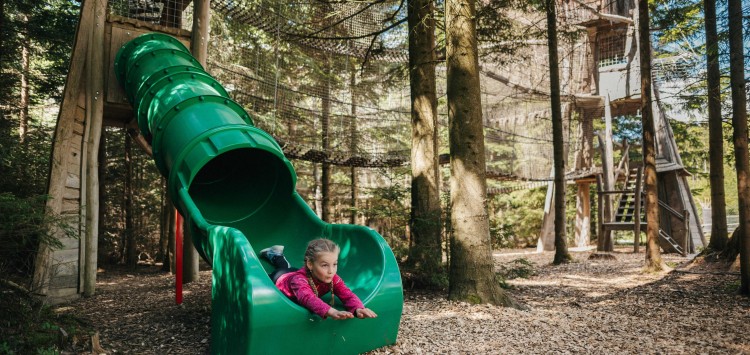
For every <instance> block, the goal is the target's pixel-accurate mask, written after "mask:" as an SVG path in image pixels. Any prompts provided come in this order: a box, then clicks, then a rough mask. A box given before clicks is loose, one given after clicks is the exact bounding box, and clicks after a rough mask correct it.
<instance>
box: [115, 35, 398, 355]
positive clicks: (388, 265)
mask: <svg viewBox="0 0 750 355" xmlns="http://www.w3.org/2000/svg"><path fill="white" fill-rule="evenodd" d="M115 72H116V75H117V79H118V80H119V82H120V83H121V85H123V87H124V88H125V91H126V93H127V95H128V98H129V100H130V102H131V103H132V104H133V107H134V111H135V115H136V118H137V120H138V125H139V127H140V129H141V132H142V133H143V135H144V136H146V137H147V138H148V139H150V140H151V144H152V148H153V153H154V160H155V161H156V165H157V167H158V168H159V170H160V172H161V173H162V174H163V175H164V176H165V177H166V178H167V179H168V189H169V191H168V192H169V194H170V196H171V197H172V200H173V201H175V204H176V207H177V209H178V210H179V211H180V213H181V214H182V215H183V216H185V218H186V220H188V221H189V222H190V233H189V234H190V237H191V238H192V239H193V242H194V243H195V245H196V248H197V249H198V252H199V253H200V254H201V256H202V257H203V258H204V259H206V261H208V262H209V263H210V264H211V265H212V267H213V289H212V304H211V307H212V311H211V351H212V353H214V354H243V353H244V354H269V353H277V354H292V353H295V354H301V353H306V354H354V353H361V352H365V351H369V350H372V349H375V348H378V347H381V346H385V345H389V344H393V343H395V341H396V335H397V333H398V326H399V322H400V319H401V311H402V307H403V290H402V286H401V276H400V274H399V270H398V265H397V264H396V259H395V257H394V256H393V252H392V251H391V249H390V248H389V247H388V245H387V244H386V242H385V241H384V240H383V238H382V237H381V236H380V235H379V234H377V233H376V232H375V231H373V230H372V229H370V228H366V227H363V226H355V225H335V224H328V223H325V222H323V221H321V220H320V219H319V218H318V217H317V216H316V215H315V214H314V213H313V212H312V211H311V210H310V208H309V206H308V205H307V203H305V201H303V200H302V198H300V196H299V195H298V194H297V192H296V191H295V184H296V179H297V176H296V174H295V171H294V168H293V167H292V165H291V163H290V162H289V160H287V159H286V158H285V157H284V154H283V152H282V150H281V148H280V147H279V145H278V143H276V141H275V140H274V139H273V138H272V137H271V136H270V135H269V134H268V133H266V132H264V131H263V130H260V129H258V128H256V127H254V126H253V124H252V120H251V118H250V116H249V115H248V114H247V113H246V112H245V110H244V109H243V108H242V107H241V106H240V105H238V104H237V103H235V102H234V101H232V100H231V99H230V98H229V96H228V95H227V92H226V90H225V89H224V88H223V87H222V86H221V85H220V84H219V83H218V82H217V81H216V80H215V79H214V78H212V77H211V76H210V75H209V74H208V73H206V71H205V70H204V69H203V68H202V66H201V65H200V64H199V63H198V62H197V61H196V60H195V59H194V58H193V57H192V56H191V55H190V53H189V51H188V50H187V49H186V48H185V46H184V45H182V43H180V42H179V41H178V40H176V39H175V38H172V37H170V36H167V35H164V34H160V33H150V34H146V35H142V36H140V37H138V38H136V39H133V40H132V41H130V42H128V43H126V44H125V45H123V46H122V48H120V50H119V52H118V53H117V57H116V59H115ZM318 237H326V238H330V239H332V240H333V241H335V242H336V243H338V244H339V246H341V254H340V256H339V274H340V275H341V277H342V278H343V279H344V280H345V281H346V283H347V285H348V286H349V287H350V288H351V289H352V291H354V293H356V294H357V295H358V296H359V297H360V298H361V299H362V301H363V302H364V304H365V306H366V307H368V308H370V309H372V310H373V311H375V312H376V313H377V314H378V317H377V318H374V319H350V320H345V321H336V320H331V319H328V320H323V319H321V318H320V317H318V316H316V315H314V314H312V313H310V312H309V311H308V310H307V309H305V308H303V307H301V306H299V305H297V304H295V303H294V302H292V301H291V300H289V299H288V298H287V297H285V296H284V295H283V294H282V293H281V292H280V291H279V290H278V289H277V288H276V286H275V285H274V284H273V282H272V281H271V279H270V278H269V277H268V273H269V272H271V271H272V266H271V265H270V264H269V263H267V262H266V261H265V260H264V261H261V260H260V259H259V258H258V255H257V252H258V251H259V250H260V249H262V248H265V247H268V246H271V245H275V244H281V245H284V246H285V247H286V249H285V251H284V253H285V254H286V255H287V257H288V258H289V260H290V261H291V262H292V264H294V265H295V266H298V267H300V266H302V256H303V253H304V250H305V247H306V246H307V242H308V241H310V240H311V239H315V238H318ZM323 298H324V299H327V297H326V295H323ZM338 307H339V308H340V307H341V305H340V304H339V305H338Z"/></svg>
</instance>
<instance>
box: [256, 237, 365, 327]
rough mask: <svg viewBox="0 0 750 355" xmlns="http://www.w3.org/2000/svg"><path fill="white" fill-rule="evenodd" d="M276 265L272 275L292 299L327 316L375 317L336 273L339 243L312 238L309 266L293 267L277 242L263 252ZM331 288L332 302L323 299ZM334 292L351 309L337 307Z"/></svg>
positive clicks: (308, 259)
mask: <svg viewBox="0 0 750 355" xmlns="http://www.w3.org/2000/svg"><path fill="white" fill-rule="evenodd" d="M260 256H261V257H264V258H266V259H268V260H269V261H270V262H271V264H272V265H273V266H274V267H276V270H274V271H273V272H272V273H271V274H270V275H269V276H270V277H271V280H273V282H274V283H275V284H276V287H278V288H279V290H280V291H281V292H282V293H283V294H284V295H286V296H287V297H289V298H290V299H291V300H292V301H294V302H296V303H297V304H299V305H301V306H303V307H305V308H307V309H309V310H310V312H313V313H315V314H317V315H319V316H320V317H322V318H323V319H325V318H327V317H331V318H333V319H349V318H354V317H357V318H375V317H377V316H378V315H377V314H375V312H373V311H372V310H370V309H369V308H365V306H364V305H363V304H362V301H361V300H360V299H359V297H357V295H355V294H354V293H353V292H352V291H351V290H350V289H349V288H348V287H346V284H344V280H342V279H341V277H339V276H338V275H336V272H337V271H338V260H339V246H338V245H336V243H334V242H332V241H330V240H328V239H324V238H320V239H315V240H312V241H310V243H309V244H308V245H307V250H305V266H304V267H303V268H302V269H297V268H293V267H292V266H291V264H289V261H287V259H286V257H285V256H284V246H282V245H274V246H272V247H270V248H266V249H263V250H261V251H260ZM328 291H331V301H330V303H326V302H324V301H323V300H322V299H320V295H325V294H326V293H328ZM334 295H336V296H338V298H339V299H340V300H341V302H343V303H344V307H346V309H347V311H339V310H337V309H335V308H333V299H334Z"/></svg>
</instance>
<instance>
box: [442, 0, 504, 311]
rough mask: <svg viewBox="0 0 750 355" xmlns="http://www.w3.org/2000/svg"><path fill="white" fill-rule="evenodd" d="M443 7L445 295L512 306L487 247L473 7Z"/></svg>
mask: <svg viewBox="0 0 750 355" xmlns="http://www.w3.org/2000/svg"><path fill="white" fill-rule="evenodd" d="M445 9H446V11H445V13H446V43H447V51H446V54H447V55H446V67H447V98H448V121H449V136H450V154H451V179H450V182H451V224H452V231H451V237H450V241H451V246H450V247H451V251H450V252H451V265H450V272H449V276H448V277H449V282H450V286H449V289H448V292H449V297H450V299H453V300H465V301H468V302H470V303H492V304H497V305H505V306H509V305H514V304H515V301H513V299H512V298H510V296H508V295H507V294H506V293H505V291H503V290H502V289H501V288H500V285H499V284H498V280H497V278H496V276H495V272H494V263H493V260H492V248H491V245H490V230H489V223H488V219H487V199H486V197H487V185H486V184H487V182H486V180H485V174H486V171H485V170H486V166H485V157H484V127H483V122H482V104H481V97H480V95H481V92H480V89H479V62H478V57H477V53H478V51H477V34H476V15H477V14H476V8H475V3H474V0H448V1H446V3H445Z"/></svg>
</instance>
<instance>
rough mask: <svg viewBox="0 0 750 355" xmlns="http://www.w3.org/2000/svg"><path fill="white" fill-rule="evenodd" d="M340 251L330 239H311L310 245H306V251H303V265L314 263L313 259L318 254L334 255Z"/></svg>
mask: <svg viewBox="0 0 750 355" xmlns="http://www.w3.org/2000/svg"><path fill="white" fill-rule="evenodd" d="M339 251H340V249H339V246H338V245H336V243H334V242H333V241H331V240H330V239H325V238H318V239H313V240H311V241H310V243H307V249H306V250H305V263H307V262H308V261H309V262H314V261H315V257H316V256H318V254H320V253H336V254H338V253H339Z"/></svg>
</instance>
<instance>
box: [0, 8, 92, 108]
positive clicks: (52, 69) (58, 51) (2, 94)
mask: <svg viewBox="0 0 750 355" xmlns="http://www.w3.org/2000/svg"><path fill="white" fill-rule="evenodd" d="M4 6H5V9H4V10H5V11H4V15H5V17H4V18H3V19H2V22H3V26H0V53H2V55H0V72H2V73H3V75H0V104H8V103H10V104H11V105H12V106H13V107H17V106H18V99H19V91H18V90H19V88H20V78H21V73H22V68H21V60H20V58H21V51H22V48H23V46H24V43H28V46H27V47H28V49H29V57H30V65H29V71H28V72H27V73H26V74H27V76H28V78H29V82H30V85H31V88H32V92H33V94H32V95H31V101H32V104H38V103H42V102H46V101H47V99H55V100H59V99H60V97H61V94H62V87H63V83H64V80H65V74H66V73H67V70H68V61H69V59H70V53H71V47H72V43H73V35H74V34H75V28H76V23H77V21H78V13H79V8H80V2H77V1H70V0H46V1H32V0H18V1H6V2H4Z"/></svg>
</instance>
